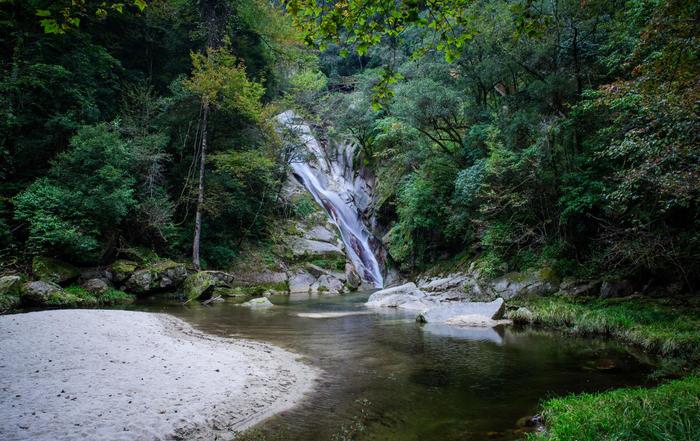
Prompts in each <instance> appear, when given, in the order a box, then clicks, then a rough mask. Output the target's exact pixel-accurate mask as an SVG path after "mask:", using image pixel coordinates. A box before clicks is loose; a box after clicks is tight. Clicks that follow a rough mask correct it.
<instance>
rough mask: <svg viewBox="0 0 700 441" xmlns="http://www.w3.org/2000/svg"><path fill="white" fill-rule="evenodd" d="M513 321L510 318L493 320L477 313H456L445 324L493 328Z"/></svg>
mask: <svg viewBox="0 0 700 441" xmlns="http://www.w3.org/2000/svg"><path fill="white" fill-rule="evenodd" d="M511 323H513V322H511V321H510V320H493V319H490V318H488V317H485V316H483V315H478V314H466V315H458V316H455V317H452V318H450V319H448V320H447V321H446V322H445V324H448V325H451V326H462V327H488V328H493V327H494V326H498V325H509V324H511Z"/></svg>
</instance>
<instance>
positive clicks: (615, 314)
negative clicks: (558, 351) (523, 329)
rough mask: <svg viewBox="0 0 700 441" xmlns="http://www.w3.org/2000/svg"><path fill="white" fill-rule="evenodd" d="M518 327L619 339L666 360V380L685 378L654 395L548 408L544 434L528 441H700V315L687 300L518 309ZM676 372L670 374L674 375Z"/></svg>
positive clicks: (636, 393)
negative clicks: (668, 375) (549, 329)
mask: <svg viewBox="0 0 700 441" xmlns="http://www.w3.org/2000/svg"><path fill="white" fill-rule="evenodd" d="M517 306H519V307H522V308H521V309H517V310H512V311H511V312H510V314H509V316H510V317H511V318H512V319H513V320H514V321H515V322H516V323H529V324H532V325H535V326H541V327H546V328H554V329H559V330H562V331H565V332H568V333H573V334H577V335H602V336H608V337H612V338H616V339H619V340H621V341H624V342H627V343H629V344H632V345H634V346H637V347H639V348H641V349H644V350H645V351H647V352H649V353H652V354H657V355H659V356H660V369H659V371H660V372H661V374H662V375H664V374H668V373H669V372H670V373H671V374H673V375H677V376H678V375H680V376H685V378H682V379H679V380H674V381H670V382H667V383H664V384H661V385H660V386H657V387H651V388H627V389H618V390H613V391H609V392H602V393H595V394H574V395H568V396H565V397H561V398H553V399H549V400H547V401H545V402H543V403H542V406H541V414H542V416H543V417H544V420H545V424H546V431H545V432H544V433H537V434H531V435H529V437H528V439H529V440H538V441H540V440H547V441H589V440H590V441H613V440H614V441H637V440H639V441H641V440H645V441H646V440H659V441H662V440H663V441H686V440H687V441H690V440H693V441H696V440H700V377H698V376H697V373H698V370H697V369H698V365H699V363H698V360H700V313H699V308H698V306H697V304H696V303H694V302H693V301H689V300H688V299H663V300H662V299H645V298H625V299H609V300H600V299H575V298H567V297H556V296H554V297H539V298H531V299H525V300H522V301H518V302H517ZM669 366H670V368H669Z"/></svg>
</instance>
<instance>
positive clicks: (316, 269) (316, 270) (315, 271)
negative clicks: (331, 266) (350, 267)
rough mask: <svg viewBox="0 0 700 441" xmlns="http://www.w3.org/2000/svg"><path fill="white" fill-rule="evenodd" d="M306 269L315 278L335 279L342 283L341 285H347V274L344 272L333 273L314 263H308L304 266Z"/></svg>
mask: <svg viewBox="0 0 700 441" xmlns="http://www.w3.org/2000/svg"><path fill="white" fill-rule="evenodd" d="M304 269H306V271H308V272H309V274H311V275H312V276H314V277H317V278H318V277H322V276H330V277H333V278H335V279H338V280H340V281H341V283H345V280H346V279H345V273H344V272H342V271H331V270H327V269H325V268H321V267H320V266H318V265H314V264H313V263H306V264H305V265H304Z"/></svg>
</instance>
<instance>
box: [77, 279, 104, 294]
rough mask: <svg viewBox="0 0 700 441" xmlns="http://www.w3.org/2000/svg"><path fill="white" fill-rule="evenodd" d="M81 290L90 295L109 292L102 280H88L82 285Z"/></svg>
mask: <svg viewBox="0 0 700 441" xmlns="http://www.w3.org/2000/svg"><path fill="white" fill-rule="evenodd" d="M83 288H85V290H86V291H88V292H90V293H92V294H104V293H105V292H107V290H109V285H107V282H105V281H104V280H102V279H89V280H86V281H85V282H84V283H83Z"/></svg>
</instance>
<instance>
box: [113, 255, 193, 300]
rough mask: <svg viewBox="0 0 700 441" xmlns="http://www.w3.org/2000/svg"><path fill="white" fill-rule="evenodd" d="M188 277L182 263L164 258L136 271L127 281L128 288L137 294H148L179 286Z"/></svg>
mask: <svg viewBox="0 0 700 441" xmlns="http://www.w3.org/2000/svg"><path fill="white" fill-rule="evenodd" d="M186 277H187V269H186V268H185V265H184V264H182V263H177V262H173V261H172V260H162V261H159V262H156V263H154V264H151V265H149V266H148V267H146V268H144V269H140V270H136V271H134V272H133V273H132V274H131V276H129V279H128V280H127V281H126V288H127V289H128V290H129V291H131V292H134V293H137V294H147V293H153V292H158V291H166V290H172V289H175V288H177V287H178V286H179V285H180V284H181V283H182V282H183V281H184V280H185V278H186Z"/></svg>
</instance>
